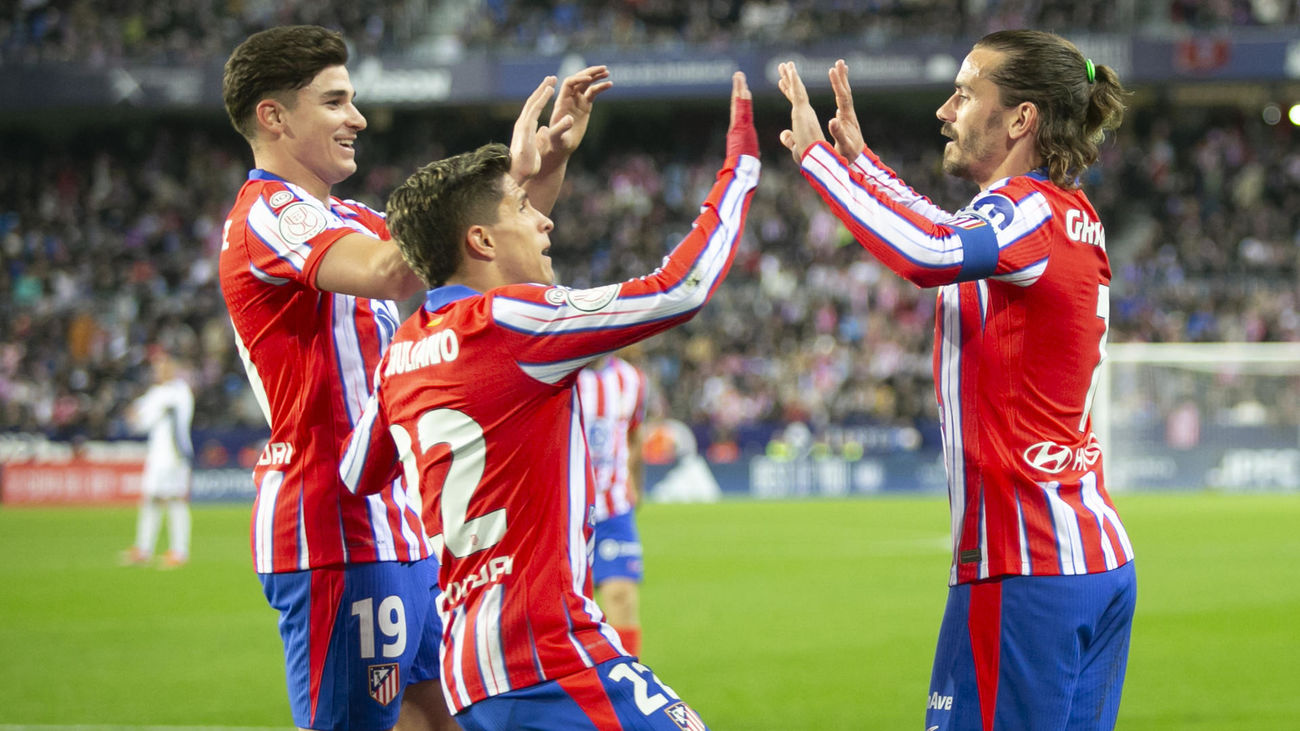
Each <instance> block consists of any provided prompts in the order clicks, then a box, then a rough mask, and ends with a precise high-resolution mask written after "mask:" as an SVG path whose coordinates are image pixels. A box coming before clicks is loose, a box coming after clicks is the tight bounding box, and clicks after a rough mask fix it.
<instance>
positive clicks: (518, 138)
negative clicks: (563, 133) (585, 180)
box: [510, 76, 555, 184]
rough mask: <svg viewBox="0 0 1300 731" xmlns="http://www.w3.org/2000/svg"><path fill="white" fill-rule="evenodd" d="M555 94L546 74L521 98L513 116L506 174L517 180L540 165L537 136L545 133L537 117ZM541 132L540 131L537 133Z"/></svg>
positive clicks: (552, 83)
mask: <svg viewBox="0 0 1300 731" xmlns="http://www.w3.org/2000/svg"><path fill="white" fill-rule="evenodd" d="M553 94H555V77H554V76H547V77H546V78H545V79H542V83H540V84H538V85H537V88H536V89H534V90H533V93H532V94H529V95H528V99H527V100H526V101H525V102H524V108H523V109H522V110H520V112H519V118H518V119H516V120H515V129H514V132H513V133H512V134H511V136H510V177H512V178H514V179H515V180H516V181H517V182H519V183H520V184H523V182H524V181H525V180H528V179H529V178H531V177H533V176H534V175H536V174H537V171H538V170H540V169H541V167H542V156H541V151H540V150H539V149H538V147H537V139H538V138H539V137H541V136H543V134H545V130H546V128H545V127H543V128H541V129H538V128H537V119H538V117H540V116H541V114H542V110H543V109H545V108H546V103H547V102H548V101H550V100H551V96H552V95H553ZM539 133H541V134H539Z"/></svg>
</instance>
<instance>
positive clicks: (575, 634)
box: [340, 72, 759, 731]
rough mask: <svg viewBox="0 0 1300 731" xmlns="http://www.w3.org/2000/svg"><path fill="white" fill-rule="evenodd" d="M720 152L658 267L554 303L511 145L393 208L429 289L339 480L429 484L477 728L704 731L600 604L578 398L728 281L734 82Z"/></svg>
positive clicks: (543, 233) (738, 159)
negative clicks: (594, 372)
mask: <svg viewBox="0 0 1300 731" xmlns="http://www.w3.org/2000/svg"><path fill="white" fill-rule="evenodd" d="M726 150H727V155H726V159H725V163H724V165H723V167H722V169H721V170H720V171H719V172H718V174H717V176H716V179H715V182H714V184H713V186H712V188H711V190H710V191H709V193H708V195H707V197H706V198H705V200H704V203H703V205H702V207H701V212H700V213H699V215H698V216H697V217H696V219H695V221H694V226H693V227H692V229H691V233H690V234H689V235H687V237H686V238H685V239H684V240H682V241H681V243H679V244H678V245H677V247H676V248H674V249H673V251H672V253H671V254H669V256H668V258H667V259H665V260H664V263H663V265H662V266H661V267H660V268H659V269H657V270H656V271H655V272H654V273H652V274H649V275H646V276H644V277H640V278H636V279H631V280H628V281H625V282H624V283H622V284H611V285H607V286H602V287H597V288H594V289H585V290H573V289H568V288H566V287H557V286H551V282H552V281H553V279H554V273H553V271H552V268H551V260H550V257H549V256H547V253H548V252H549V250H550V248H551V241H550V236H549V234H550V232H551V229H552V224H551V221H550V219H548V218H547V217H546V216H545V215H543V214H542V213H541V212H540V211H538V210H537V209H536V208H534V207H533V206H532V205H531V203H530V201H529V198H528V195H527V193H526V191H524V190H523V189H521V188H520V187H519V186H518V185H517V184H515V182H514V180H513V179H511V177H510V176H509V175H507V170H508V169H509V168H510V165H511V156H510V154H509V153H508V151H507V150H506V149H505V148H504V147H503V146H501V145H489V146H485V147H482V148H479V149H478V150H476V151H474V152H471V153H467V154H463V155H458V156H455V157H452V158H449V159H446V160H441V161H438V162H435V163H431V164H429V165H426V166H425V167H423V168H421V169H420V170H419V171H418V172H417V173H416V174H415V175H413V176H411V177H410V178H409V179H408V180H407V181H406V182H405V183H403V184H402V185H401V186H399V187H398V188H397V190H395V191H394V192H393V195H392V196H391V197H390V198H389V201H388V207H387V209H388V214H389V220H390V223H391V224H392V227H393V232H394V234H395V235H396V236H397V239H398V241H399V246H400V247H401V248H402V252H403V254H405V255H406V257H407V261H408V262H410V264H411V267H412V268H413V269H414V270H416V271H417V272H419V273H420V275H421V277H422V278H423V279H424V280H425V281H427V282H428V283H429V284H430V285H431V286H433V287H435V288H434V289H431V290H430V291H429V293H428V294H427V295H426V298H425V305H424V307H422V308H421V309H419V310H418V311H416V313H415V314H414V315H412V316H411V318H410V319H408V320H407V321H406V322H405V323H404V324H403V325H402V327H401V328H400V329H399V331H398V333H397V335H396V336H395V338H394V342H393V346H392V347H391V348H390V349H389V351H388V352H387V353H386V354H385V356H384V359H383V362H382V363H381V364H380V370H379V372H378V375H379V378H380V380H379V382H378V384H377V385H376V388H375V393H374V395H373V396H372V397H371V399H370V401H369V403H368V404H367V405H366V411H365V414H364V416H363V417H362V419H361V422H360V423H359V424H358V426H357V429H356V430H355V431H354V432H353V433H352V437H351V439H350V442H349V445H348V448H347V453H346V455H345V458H344V461H343V463H342V466H341V468H340V471H341V474H342V475H343V476H344V479H345V481H346V482H347V484H348V486H349V487H350V488H352V489H355V490H358V491H360V492H362V493H365V492H369V491H371V490H374V489H380V488H381V487H382V486H383V485H385V484H387V483H388V482H390V481H391V480H392V479H393V475H394V473H395V472H396V471H398V464H399V460H400V465H401V469H403V470H405V472H406V475H407V480H408V481H409V482H411V483H412V484H415V483H418V484H419V488H420V490H421V492H422V493H423V495H424V498H425V504H424V515H425V521H426V524H427V525H429V526H430V530H440V535H439V537H438V539H437V540H439V541H441V543H442V545H443V550H442V551H441V560H442V572H441V584H442V587H443V595H442V598H441V600H440V601H441V604H440V611H441V613H442V616H443V618H444V621H445V622H446V629H445V632H444V635H443V646H442V652H443V668H442V671H443V672H442V682H443V688H444V691H445V693H446V696H447V700H448V702H449V703H451V704H452V706H453V707H454V708H455V711H456V714H457V715H456V720H457V721H458V722H459V723H460V724H461V725H462V726H463V727H464V728H466V729H483V730H488V729H490V730H492V731H498V730H500V729H511V728H529V729H555V730H557V731H559V730H560V729H565V730H568V729H591V728H597V729H618V728H643V729H665V731H667V730H672V731H681V730H682V729H701V728H704V724H703V722H701V721H700V719H699V717H698V716H697V715H696V714H695V712H694V711H693V710H692V709H691V708H690V706H688V705H687V704H685V703H684V702H682V701H681V700H680V699H679V698H678V697H677V695H676V693H674V692H673V691H672V690H671V689H670V688H668V687H667V686H665V685H663V684H662V683H660V682H659V680H658V679H657V678H656V677H655V676H654V674H653V673H651V672H650V671H649V669H647V668H646V667H644V666H643V665H641V664H640V663H638V662H636V661H635V660H634V658H632V657H630V656H629V655H628V652H627V650H626V648H624V647H623V645H622V643H621V641H620V639H619V636H618V633H617V632H615V631H614V629H613V628H612V627H611V626H610V625H609V624H607V623H606V622H605V621H604V618H603V616H602V615H601V612H600V609H599V608H598V607H597V605H596V603H595V602H594V601H593V600H592V584H591V573H590V555H589V553H588V546H589V541H590V538H591V525H592V523H593V522H594V507H593V502H594V497H595V495H594V485H593V484H592V473H591V465H590V462H589V458H588V453H587V448H586V444H585V439H584V437H583V433H582V412H581V406H580V405H579V403H578V392H577V390H576V389H575V387H574V386H575V384H576V382H577V379H578V373H579V371H581V370H582V368H583V367H585V366H586V365H588V364H589V363H591V362H592V361H594V360H596V359H597V358H599V357H600V356H602V355H604V354H606V353H610V352H613V351H615V350H617V349H618V348H621V347H623V346H625V345H628V344H630V343H633V342H636V341H638V340H643V339H645V338H648V337H650V336H652V335H654V334H655V333H658V332H662V331H664V330H666V329H668V328H671V327H673V326H675V325H678V324H681V323H683V322H686V321H688V320H690V319H691V318H692V317H693V316H694V315H695V314H696V313H697V312H698V311H699V310H700V309H701V308H702V307H703V306H704V304H705V302H707V301H708V299H709V298H710V297H711V296H712V294H713V292H714V291H715V289H716V288H717V287H718V286H719V285H720V284H721V282H722V279H723V277H724V276H725V275H726V273H727V270H728V269H729V268H730V266H731V262H732V259H733V258H734V257H735V253H736V249H737V248H738V246H739V243H740V240H741V232H742V230H743V227H744V223H745V215H746V212H747V210H748V207H749V202H750V200H751V198H752V196H753V193H754V188H755V187H756V186H757V184H758V174H759V162H758V158H757V154H758V139H757V134H756V133H755V131H754V126H753V119H752V112H751V101H750V93H749V88H748V86H747V85H746V83H745V77H744V75H743V74H741V73H739V72H737V73H736V74H735V75H734V77H733V80H732V93H731V125H730V128H729V131H728V133H727V137H726ZM435 527H436V528H435Z"/></svg>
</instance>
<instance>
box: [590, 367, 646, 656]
mask: <svg viewBox="0 0 1300 731" xmlns="http://www.w3.org/2000/svg"><path fill="white" fill-rule="evenodd" d="M646 386H647V381H646V376H645V373H643V372H641V369H640V368H637V367H636V366H634V365H632V364H631V363H629V362H627V361H626V360H623V359H622V358H619V357H617V356H613V355H610V356H606V357H603V358H600V359H599V360H597V361H596V362H595V363H592V364H591V365H590V366H587V367H586V368H584V369H582V371H581V372H579V373H578V397H579V400H580V401H581V402H582V423H583V427H584V428H585V430H586V433H587V451H588V452H589V453H590V455H591V468H592V471H593V473H594V474H595V478H596V503H595V508H596V510H595V520H596V525H595V527H594V536H595V539H594V543H595V546H596V551H595V555H594V556H593V558H592V565H591V578H592V583H593V584H594V585H595V587H596V601H597V602H598V603H599V604H600V608H601V609H602V610H603V611H604V612H605V618H606V619H607V620H608V621H609V623H610V625H611V626H613V628H614V629H615V630H616V631H617V632H618V636H619V639H620V640H622V641H623V647H625V648H627V651H628V652H629V653H631V654H633V655H638V656H639V655H640V654H641V617H640V612H639V604H640V593H641V592H640V584H641V577H642V574H643V572H644V566H643V563H642V557H641V536H640V534H639V532H638V531H637V528H636V512H635V508H636V505H637V502H638V501H639V500H640V499H641V492H642V490H641V483H642V477H643V476H642V462H641V437H640V435H641V423H642V421H644V420H645V407H646Z"/></svg>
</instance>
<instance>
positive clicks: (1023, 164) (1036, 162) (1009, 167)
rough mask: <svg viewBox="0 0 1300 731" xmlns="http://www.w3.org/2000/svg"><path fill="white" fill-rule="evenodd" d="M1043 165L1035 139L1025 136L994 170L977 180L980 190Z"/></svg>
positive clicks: (1025, 173)
mask: <svg viewBox="0 0 1300 731" xmlns="http://www.w3.org/2000/svg"><path fill="white" fill-rule="evenodd" d="M1042 166H1043V159H1042V158H1041V157H1040V156H1039V155H1038V150H1037V149H1036V148H1035V144H1034V140H1033V139H1032V138H1024V139H1022V140H1019V141H1018V142H1017V143H1016V144H1015V146H1013V147H1012V148H1011V150H1010V151H1009V152H1008V153H1007V156H1006V157H1004V158H1002V162H1001V163H999V164H998V165H997V167H995V168H993V170H992V172H990V173H989V174H988V175H986V176H984V177H983V178H982V179H980V180H977V181H975V182H976V183H978V184H979V187H980V192H983V191H986V190H988V189H989V186H990V185H993V184H994V183H996V182H998V181H999V180H1002V179H1004V178H1013V177H1015V176H1017V175H1027V174H1029V173H1030V172H1033V171H1034V170H1037V169H1038V168H1040V167H1042Z"/></svg>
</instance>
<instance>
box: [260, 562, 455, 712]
mask: <svg viewBox="0 0 1300 731" xmlns="http://www.w3.org/2000/svg"><path fill="white" fill-rule="evenodd" d="M258 577H259V578H260V579H261V580H262V590H263V592H264V593H265V594H266V599H267V601H268V602H269V603H270V604H271V606H272V607H273V608H275V609H277V610H279V612H280V637H281V638H282V639H283V640H284V661H285V675H286V676H287V678H288V682H289V707H290V708H291V709H292V711H293V722H294V724H296V725H297V726H298V727H299V728H313V729H355V730H356V731H381V730H382V729H389V728H392V727H393V725H394V724H396V723H397V712H398V710H399V708H400V706H401V695H402V689H403V688H405V687H406V686H407V685H409V684H411V683H418V682H421V681H425V680H433V679H436V678H438V677H439V675H440V667H439V664H438V644H439V642H441V640H442V620H441V619H440V618H439V617H438V612H437V610H436V608H435V607H436V601H437V598H438V594H439V591H438V562H437V561H435V560H433V559H427V560H424V561H416V562H414V563H398V562H393V561H383V562H380V563H367V564H353V565H350V566H346V567H329V568H319V569H312V570H310V571H295V572H291V573H279V574H258Z"/></svg>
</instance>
